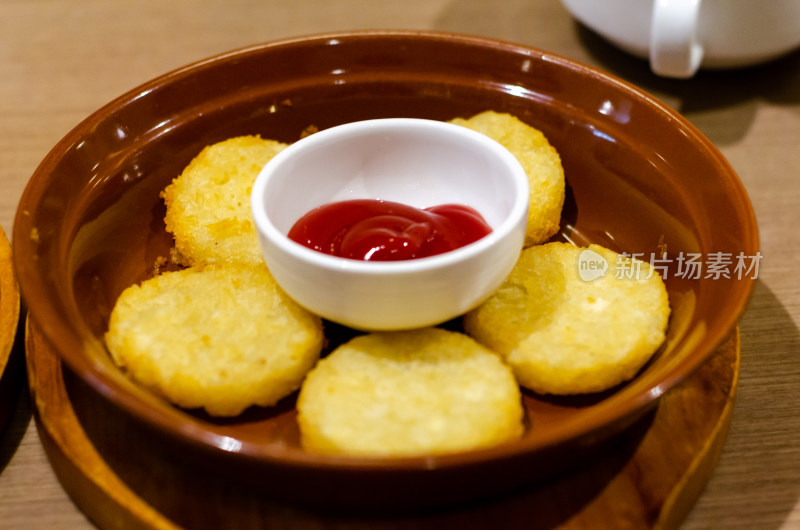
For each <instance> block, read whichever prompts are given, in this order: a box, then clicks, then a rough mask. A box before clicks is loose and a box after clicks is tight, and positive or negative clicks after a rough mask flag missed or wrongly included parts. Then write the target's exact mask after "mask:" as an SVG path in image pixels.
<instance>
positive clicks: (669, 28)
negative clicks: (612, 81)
mask: <svg viewBox="0 0 800 530" xmlns="http://www.w3.org/2000/svg"><path fill="white" fill-rule="evenodd" d="M701 2H702V0H653V15H652V19H651V28H650V68H651V69H652V70H653V72H654V73H656V74H658V75H661V76H665V77H675V78H680V79H686V78H689V77H692V76H693V75H694V74H695V73H696V72H697V70H698V68H700V63H701V61H702V59H703V46H702V44H701V43H700V41H699V39H698V36H697V27H698V17H699V14H700V4H701Z"/></svg>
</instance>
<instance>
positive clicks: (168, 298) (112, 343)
mask: <svg viewBox="0 0 800 530" xmlns="http://www.w3.org/2000/svg"><path fill="white" fill-rule="evenodd" d="M322 342H323V334H322V324H321V322H320V319H319V318H318V317H316V316H314V315H312V314H310V313H308V312H307V311H305V310H304V309H302V308H300V307H299V306H298V305H297V304H296V303H295V302H293V301H292V300H291V299H289V298H288V297H287V296H286V295H285V294H284V293H283V292H282V291H281V290H280V289H279V288H278V286H277V284H276V283H275V281H274V280H273V279H272V276H271V275H270V274H269V272H268V271H267V268H266V266H264V265H262V266H260V267H251V266H246V265H225V266H212V265H210V266H208V267H205V268H189V269H183V270H179V271H174V272H167V273H164V274H162V275H160V276H156V277H154V278H152V279H150V280H147V281H145V282H142V283H141V284H139V285H133V286H131V287H129V288H127V289H126V290H125V291H123V293H122V294H121V295H120V297H119V298H118V299H117V302H116V304H115V306H114V309H113V311H112V313H111V318H110V322H109V330H108V332H107V334H106V344H107V346H108V349H109V352H110V353H111V356H112V358H113V359H114V361H115V362H116V363H117V365H119V366H120V367H121V368H123V369H124V370H125V371H126V372H127V373H128V374H129V375H130V376H131V377H132V378H133V379H134V380H136V381H138V382H139V383H141V384H143V385H145V386H147V387H149V388H151V389H153V390H154V391H155V392H157V393H158V394H160V395H162V396H165V397H166V398H168V399H169V400H170V401H172V402H174V403H175V404H177V405H179V406H181V407H186V408H199V407H203V408H205V409H206V411H207V412H208V413H209V414H212V415H217V416H235V415H237V414H239V413H241V412H242V411H243V410H244V409H246V408H247V407H249V406H250V405H260V406H269V405H273V404H275V403H276V402H277V401H278V400H279V399H281V398H282V397H284V396H286V395H288V394H290V393H291V392H293V391H294V390H296V389H297V388H299V387H300V383H301V381H302V379H303V377H304V376H305V374H306V373H307V372H308V370H310V369H311V367H312V366H313V365H314V363H315V362H316V360H317V359H318V358H319V354H320V350H321V348H322Z"/></svg>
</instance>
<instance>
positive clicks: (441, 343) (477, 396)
mask: <svg viewBox="0 0 800 530" xmlns="http://www.w3.org/2000/svg"><path fill="white" fill-rule="evenodd" d="M297 410H298V423H299V425H300V431H301V434H302V443H303V446H304V447H305V448H306V449H308V450H312V451H317V452H324V453H340V454H352V455H362V456H410V455H421V454H440V453H448V452H454V451H464V450H469V449H474V448H478V447H485V446H489V445H493V444H498V443H501V442H504V441H507V440H511V439H514V438H517V437H518V436H520V435H521V434H522V431H523V423H522V422H523V409H522V405H521V397H520V391H519V386H518V385H517V383H516V381H515V380H514V376H513V374H512V373H511V370H510V369H509V368H508V367H507V366H506V365H505V364H504V363H503V361H502V360H501V359H500V357H499V356H498V355H496V354H495V353H493V352H490V351H489V350H487V349H485V348H484V347H482V346H481V345H479V344H478V343H476V342H475V341H474V340H472V339H471V338H469V337H467V336H466V335H464V334H462V333H456V332H451V331H445V330H443V329H438V328H426V329H420V330H413V331H403V332H391V333H376V334H370V335H362V336H359V337H356V338H354V339H352V340H351V341H349V342H347V343H346V344H344V345H342V346H340V347H338V348H337V349H336V350H334V351H333V352H332V353H331V354H330V355H329V356H328V357H326V358H324V359H322V360H321V361H320V362H319V363H318V364H317V366H316V367H315V368H314V369H313V370H312V371H311V372H310V373H309V374H308V377H307V378H306V381H305V382H304V383H303V386H302V388H301V390H300V396H299V398H298V403H297Z"/></svg>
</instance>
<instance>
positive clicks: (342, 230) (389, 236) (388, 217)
mask: <svg viewBox="0 0 800 530" xmlns="http://www.w3.org/2000/svg"><path fill="white" fill-rule="evenodd" d="M491 231H492V229H491V227H490V226H489V225H488V224H487V223H486V221H485V220H484V219H483V217H482V216H481V214H480V213H478V212H477V211H475V210H474V209H473V208H470V207H469V206H463V205H460V204H443V205H440V206H431V207H430V208H425V209H424V210H423V209H419V208H415V207H413V206H407V205H405V204H401V203H397V202H391V201H382V200H376V199H356V200H349V201H341V202H332V203H329V204H323V205H322V206H319V207H317V208H314V209H313V210H311V211H310V212H308V213H307V214H305V215H304V216H303V217H301V218H300V219H299V220H298V221H297V222H296V223H295V224H294V226H293V227H292V229H291V230H290V231H289V239H291V240H293V241H296V242H298V243H300V244H301V245H304V246H306V247H308V248H311V249H314V250H317V251H319V252H323V253H325V254H332V255H334V256H339V257H342V258H350V259H358V260H366V261H395V260H406V259H414V258H424V257H427V256H434V255H436V254H442V253H444V252H449V251H451V250H454V249H456V248H459V247H463V246H464V245H468V244H469V243H472V242H473V241H477V240H478V239H480V238H482V237H483V236H485V235H487V234H488V233H490V232H491Z"/></svg>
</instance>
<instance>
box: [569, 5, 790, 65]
mask: <svg viewBox="0 0 800 530" xmlns="http://www.w3.org/2000/svg"><path fill="white" fill-rule="evenodd" d="M562 2H563V4H564V6H565V7H566V8H567V9H568V10H569V11H570V12H571V13H572V15H573V16H574V17H575V18H576V19H577V20H579V21H580V22H582V23H583V24H585V25H586V26H588V27H589V28H591V29H592V30H594V31H596V32H597V33H598V34H600V35H601V36H603V37H605V38H606V39H607V40H609V41H610V42H612V43H613V44H615V45H616V46H618V47H620V48H622V49H623V50H626V51H628V52H630V53H632V54H634V55H637V56H639V57H643V58H647V59H649V60H650V67H651V68H652V70H653V72H655V73H656V74H658V75H662V76H666V77H676V78H689V77H692V76H693V75H694V74H695V73H696V72H697V70H698V69H699V68H732V67H742V66H750V65H753V64H757V63H760V62H764V61H768V60H770V59H774V58H776V57H779V56H781V55H783V54H786V53H788V52H790V51H792V50H794V49H796V48H798V47H800V0H562Z"/></svg>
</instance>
